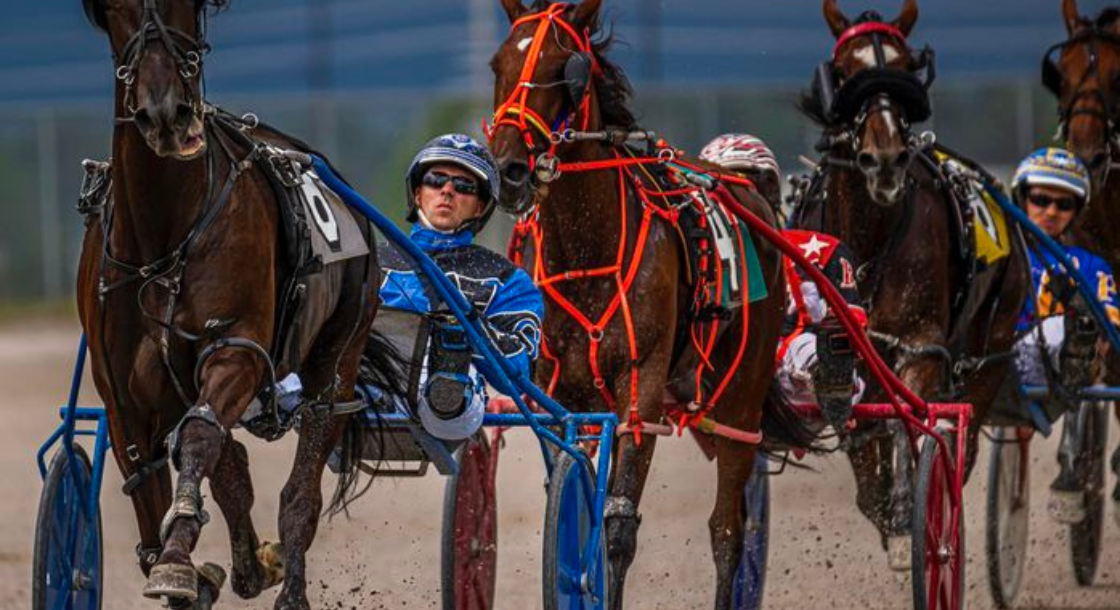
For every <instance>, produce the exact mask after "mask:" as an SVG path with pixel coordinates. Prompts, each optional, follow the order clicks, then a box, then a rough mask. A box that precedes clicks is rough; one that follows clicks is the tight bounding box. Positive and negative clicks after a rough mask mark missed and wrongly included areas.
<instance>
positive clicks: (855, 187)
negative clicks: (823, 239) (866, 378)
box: [794, 0, 1030, 569]
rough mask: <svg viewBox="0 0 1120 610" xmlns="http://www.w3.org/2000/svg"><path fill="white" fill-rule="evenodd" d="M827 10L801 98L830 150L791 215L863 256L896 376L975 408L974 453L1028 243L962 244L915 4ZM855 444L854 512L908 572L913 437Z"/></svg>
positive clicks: (865, 280) (1020, 295) (872, 316)
mask: <svg viewBox="0 0 1120 610" xmlns="http://www.w3.org/2000/svg"><path fill="white" fill-rule="evenodd" d="M823 8H824V17H825V21H826V22H827V24H828V26H829V28H830V30H831V32H832V34H833V36H835V37H836V38H837V45H836V47H835V49H834V53H833V57H832V59H831V61H829V62H826V63H825V64H822V66H821V67H820V68H818V71H817V74H816V80H815V81H814V87H813V91H812V92H811V93H809V94H807V95H806V96H805V97H804V98H803V100H802V108H803V110H805V111H806V113H807V114H808V115H809V116H810V117H811V118H813V119H814V120H815V121H816V122H818V123H819V124H821V125H822V127H823V130H824V131H823V135H822V140H821V145H820V146H819V148H820V150H822V151H823V152H824V156H823V158H822V160H821V163H820V166H819V168H818V171H817V174H816V175H815V176H814V181H813V186H812V187H810V189H811V190H810V194H809V196H808V198H807V199H806V201H805V202H803V205H801V206H800V207H799V209H798V210H796V211H795V215H794V224H795V225H797V226H800V227H807V228H813V229H817V230H822V231H824V232H825V233H828V234H830V235H834V236H836V237H838V238H840V239H841V240H842V241H843V242H845V243H846V244H847V245H848V246H849V247H850V248H851V249H852V251H853V252H854V253H855V257H856V261H855V262H856V264H857V265H859V268H858V272H857V280H858V281H859V289H860V294H861V297H862V299H863V300H864V303H865V307H866V309H867V312H868V315H869V320H868V321H869V329H870V332H871V334H872V337H874V338H878V339H880V340H881V345H883V348H882V349H883V350H884V356H885V359H886V360H887V361H888V362H892V363H893V366H894V368H895V371H896V373H897V374H898V375H899V377H900V378H901V379H902V381H903V382H904V383H906V385H907V386H908V387H909V388H910V389H912V390H913V391H914V392H915V393H917V394H918V395H919V396H922V397H923V398H925V399H926V400H934V399H937V398H942V399H946V398H952V399H954V400H958V399H963V400H964V401H967V402H970V403H972V404H973V406H974V409H975V411H974V417H973V419H972V422H973V425H972V426H971V428H970V430H969V441H970V444H969V447H970V451H969V454H970V461H971V459H973V458H972V456H973V455H974V453H975V452H974V448H975V443H976V439H977V432H978V430H979V426H980V424H981V422H983V420H984V415H985V412H986V411H987V409H988V407H989V406H990V405H991V404H992V401H993V400H994V398H995V396H996V394H997V392H998V390H999V387H1000V385H1001V383H1002V382H1003V379H1004V377H1005V375H1006V373H1007V370H1008V367H1009V366H1010V365H1011V359H1010V350H1011V349H1012V345H1013V342H1014V339H1015V336H1014V331H1015V321H1016V318H1017V316H1018V314H1019V311H1020V308H1021V307H1022V304H1023V302H1024V299H1025V298H1026V297H1027V294H1028V291H1029V285H1030V280H1029V277H1028V275H1027V262H1026V258H1025V253H1024V250H1023V248H1022V245H1021V243H1020V239H1019V238H1018V237H1017V236H1016V235H1007V236H1006V239H1007V241H1010V244H1008V247H1009V248H1010V252H1009V254H1008V255H1006V256H1004V257H1003V258H1002V259H1001V260H999V261H998V262H995V263H993V264H989V265H986V266H983V267H978V265H977V263H976V262H975V257H974V256H973V255H971V254H962V252H961V248H962V246H964V245H967V241H966V240H968V239H971V237H968V236H967V235H968V233H967V232H966V231H962V230H961V229H960V228H958V227H956V226H954V224H963V223H960V221H958V220H957V219H956V218H955V216H954V210H958V209H960V208H959V207H958V205H959V204H958V202H957V201H956V199H955V197H954V195H953V193H951V192H949V188H948V185H949V183H950V182H951V181H950V180H948V179H947V178H946V176H945V174H944V173H943V170H942V169H941V168H940V167H939V164H938V162H937V161H936V160H935V159H934V158H933V157H932V155H933V150H932V148H931V146H930V142H928V141H924V142H923V141H922V140H921V139H919V138H918V137H917V136H915V135H913V134H912V133H911V131H910V125H911V124H912V123H916V122H920V121H923V120H925V119H926V118H928V116H929V114H930V107H929V100H928V97H927V89H928V86H929V84H930V83H931V81H932V72H931V71H932V64H931V62H932V56H931V53H928V52H923V53H922V54H920V55H919V54H918V53H914V52H912V50H911V49H910V48H909V46H908V45H907V43H906V36H907V35H908V34H909V33H910V30H911V28H913V26H914V24H915V22H916V21H917V18H918V5H917V2H916V0H906V2H905V4H904V5H903V7H902V10H901V13H900V14H899V16H898V17H897V18H896V19H894V20H893V21H890V22H887V21H885V20H883V19H882V18H881V17H880V16H879V15H878V14H875V13H870V12H869V13H864V14H863V15H862V16H861V17H860V18H859V19H858V20H857V21H856V22H855V23H853V22H852V21H850V20H849V19H848V18H847V17H845V16H844V14H843V13H842V12H841V11H840V8H839V7H838V6H837V1H836V0H824V3H823ZM922 72H925V74H926V78H925V80H922V79H920V78H919V76H918V75H919V74H920V73H922ZM852 441H853V442H852V446H851V448H850V449H849V452H848V454H849V457H850V459H851V462H852V467H853V470H854V471H855V475H856V479H857V481H858V485H857V490H858V491H857V503H858V505H859V508H860V510H861V512H863V513H864V514H865V515H866V516H867V517H868V518H869V519H870V520H871V521H872V522H873V523H874V524H875V525H876V527H877V528H878V529H879V531H880V534H881V535H882V536H883V543H884V545H885V546H887V547H888V548H889V550H890V554H889V556H890V564H891V566H892V567H894V568H896V569H906V567H907V566H908V565H909V561H910V555H909V551H908V550H907V549H908V548H909V544H908V541H909V532H910V525H911V523H910V522H911V510H912V502H913V499H912V493H911V474H912V473H911V456H910V449H909V446H908V442H907V440H906V437H905V435H904V433H903V431H902V429H901V426H900V424H898V423H897V422H892V423H891V424H886V425H884V424H882V423H877V424H872V425H868V426H861V427H860V429H859V430H857V433H856V434H855V435H853V439H852Z"/></svg>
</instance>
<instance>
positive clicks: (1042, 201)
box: [1027, 194, 1078, 212]
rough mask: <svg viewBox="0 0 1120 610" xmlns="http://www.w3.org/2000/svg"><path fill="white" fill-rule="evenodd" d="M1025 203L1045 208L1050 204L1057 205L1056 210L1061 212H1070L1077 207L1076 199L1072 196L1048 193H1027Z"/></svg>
mask: <svg viewBox="0 0 1120 610" xmlns="http://www.w3.org/2000/svg"><path fill="white" fill-rule="evenodd" d="M1027 203H1029V204H1031V205H1033V206H1035V207H1039V208H1042V209H1044V210H1045V209H1046V208H1048V207H1050V206H1052V205H1056V206H1058V210H1059V211H1062V212H1072V211H1074V210H1076V209H1077V203H1078V202H1077V199H1075V198H1073V197H1050V196H1049V195H1042V194H1038V195H1030V194H1028V195H1027Z"/></svg>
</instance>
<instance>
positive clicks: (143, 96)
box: [77, 0, 378, 609]
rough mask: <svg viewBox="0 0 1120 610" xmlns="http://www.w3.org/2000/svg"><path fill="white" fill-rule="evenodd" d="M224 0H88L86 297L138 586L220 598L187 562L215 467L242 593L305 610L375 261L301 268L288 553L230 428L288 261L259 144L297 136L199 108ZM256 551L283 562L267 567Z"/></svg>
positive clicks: (201, 603)
mask: <svg viewBox="0 0 1120 610" xmlns="http://www.w3.org/2000/svg"><path fill="white" fill-rule="evenodd" d="M228 2H229V0H160V1H158V2H157V1H156V0H84V5H85V9H86V13H87V16H88V17H89V18H90V20H91V22H92V23H93V24H94V25H95V26H96V27H97V28H98V29H101V30H103V31H104V32H106V33H107V34H108V37H109V41H110V45H111V47H112V52H113V58H114V63H115V65H116V77H117V79H116V91H115V104H114V108H115V114H116V125H115V129H114V131H113V143H112V154H113V156H112V169H111V172H112V173H111V179H112V192H111V196H109V197H108V198H107V201H105V202H104V204H103V206H101V208H100V209H95V210H91V217H90V221H89V222H88V223H87V227H88V228H87V231H86V235H85V240H84V244H83V248H82V256H81V262H80V267H79V274H78V288H77V294H78V308H79V314H80V317H81V321H82V326H83V327H84V329H85V332H86V335H87V336H88V339H89V349H90V358H91V362H92V366H91V371H92V374H93V379H94V382H95V384H96V387H97V390H98V392H99V394H100V395H101V398H102V399H103V400H104V403H105V407H106V410H107V412H108V417H109V428H110V435H111V438H112V446H113V453H114V455H115V457H116V460H117V465H118V467H119V468H120V471H121V474H122V475H123V476H124V477H125V478H126V479H127V481H128V482H127V483H126V486H125V492H126V493H127V494H129V495H130V497H131V499H132V502H133V506H134V508H135V510H136V517H137V521H138V524H139V529H140V543H139V544H138V545H137V553H138V555H139V562H140V568H141V570H143V572H144V574H145V575H147V576H148V583H147V586H146V588H145V590H144V593H145V595H147V596H148V597H165V598H167V600H168V601H169V603H170V604H171V606H172V607H175V608H186V607H195V608H208V607H210V604H211V603H212V602H213V601H214V599H216V596H217V593H218V590H219V589H220V586H221V582H222V581H223V580H224V574H223V573H221V571H220V568H216V566H212V564H207V566H209V569H206V567H205V566H204V568H200V569H199V570H197V571H196V568H195V567H194V565H193V563H192V559H191V552H192V550H193V549H194V548H195V545H196V543H197V541H198V538H199V534H200V532H201V529H202V526H203V525H204V524H205V523H206V522H207V520H208V516H207V514H206V512H205V511H204V510H203V506H202V498H201V491H202V490H201V485H202V482H203V480H204V479H209V481H210V489H211V491H212V493H213V498H214V501H215V502H217V504H218V506H219V507H220V508H221V510H222V513H223V515H224V516H225V519H226V522H227V523H228V525H229V536H230V546H231V548H232V554H233V561H232V578H231V586H232V588H233V590H234V592H235V593H237V594H238V595H240V596H241V597H246V598H248V597H255V596H257V595H259V594H260V593H261V591H262V590H263V589H264V588H267V587H268V586H271V585H273V584H278V582H279V580H280V579H281V578H282V579H283V583H284V587H283V590H282V591H281V592H280V595H279V597H278V598H277V600H276V603H275V607H276V608H277V609H307V608H309V607H310V606H309V603H308V599H307V592H306V568H305V554H306V552H307V550H308V548H309V547H310V545H311V541H312V539H313V538H314V536H315V531H316V527H317V524H318V520H319V516H320V513H321V511H322V508H323V497H322V490H321V488H320V481H321V479H322V473H323V467H324V465H325V463H326V461H327V458H328V455H329V453H330V452H331V450H332V449H333V448H334V447H335V446H336V444H337V443H338V441H339V439H340V437H341V436H342V434H343V432H344V425H345V424H346V423H347V420H348V417H347V416H340V415H337V414H335V413H334V412H333V406H334V405H335V404H336V403H338V402H342V401H351V400H352V398H353V396H354V391H353V387H354V382H355V378H356V376H357V373H358V361H359V357H360V355H361V352H362V349H363V346H364V345H365V344H366V335H367V333H368V329H369V326H370V324H371V322H372V320H373V315H374V312H375V310H376V303H377V301H376V293H375V292H374V291H375V290H376V287H377V285H378V282H377V278H378V266H377V263H376V260H375V259H374V258H373V257H372V256H358V257H356V258H351V259H349V260H346V261H344V262H342V263H335V264H332V265H330V266H328V267H326V269H325V270H324V271H322V272H321V274H319V275H318V277H319V278H320V279H310V278H308V279H306V280H301V281H305V282H306V284H307V287H308V289H307V291H306V293H307V294H306V296H307V298H308V301H306V302H308V303H312V304H314V305H315V306H316V308H318V307H319V306H320V305H321V306H322V309H321V310H320V312H321V315H319V317H318V318H316V319H317V320H319V321H320V322H319V324H318V325H316V326H309V327H308V328H309V329H308V331H307V333H308V334H307V335H305V337H306V341H307V343H306V345H307V346H310V347H309V349H303V351H302V354H301V358H300V359H301V360H302V363H303V364H302V366H301V367H300V368H299V369H298V372H299V375H300V377H301V378H302V383H303V387H304V390H303V394H304V396H305V397H307V398H306V400H307V403H306V404H308V405H309V406H308V407H307V408H303V409H302V411H301V412H300V415H299V427H300V429H299V433H300V436H299V445H298V449H297V450H296V456H295V460H294V462H293V465H292V471H291V475H290V477H289V479H288V481H287V484H286V485H285V486H284V489H283V492H282V494H281V501H280V513H279V530H280V540H281V542H282V549H281V548H280V547H279V545H268V546H266V547H262V545H261V542H260V540H259V539H258V537H257V533H256V531H255V530H254V527H253V523H252V521H251V518H250V514H249V513H250V509H251V508H252V505H253V487H252V484H251V481H250V479H249V464H248V457H247V453H246V450H245V446H244V445H242V444H241V443H240V442H238V441H237V440H236V439H235V438H234V436H233V430H232V429H233V427H234V426H235V425H236V424H238V422H239V420H240V419H241V417H242V415H243V414H244V413H245V411H246V409H247V407H248V406H249V404H250V401H251V400H252V399H253V398H254V396H255V395H257V394H258V392H259V391H260V390H262V388H266V387H271V385H270V382H274V381H275V379H276V375H277V373H278V372H279V373H280V374H281V375H283V374H285V373H286V372H287V371H285V370H284V368H285V367H286V366H287V365H286V364H284V363H282V362H280V361H279V360H280V359H278V358H277V359H276V360H277V361H276V362H274V361H273V358H272V357H270V353H272V352H273V347H274V341H275V340H276V337H277V334H278V333H277V331H276V330H274V325H275V324H276V323H277V318H278V316H279V315H280V311H281V309H280V306H279V305H278V303H279V302H280V295H279V294H278V293H279V292H280V283H279V282H280V280H279V279H278V276H280V275H281V274H282V273H283V272H282V269H283V268H284V263H283V262H282V261H283V256H282V255H281V253H280V251H279V250H280V246H281V242H282V239H281V238H280V237H279V235H280V230H281V228H280V218H279V215H280V214H279V211H278V207H279V206H278V205H277V203H276V202H275V200H274V195H273V191H272V189H271V188H270V186H269V182H268V180H267V179H266V177H265V175H264V174H263V172H262V170H261V169H260V167H259V166H258V165H256V163H255V161H257V160H259V158H258V151H257V150H256V147H255V146H252V144H253V143H255V142H257V141H259V140H261V139H264V140H266V141H269V142H271V143H273V144H274V145H276V146H279V147H282V148H286V149H293V148H303V146H302V145H300V144H299V143H297V142H295V141H293V140H289V139H286V138H284V137H283V136H281V135H279V134H277V133H274V132H270V131H266V130H264V128H254V125H252V124H242V125H239V126H238V125H235V126H233V127H230V123H229V122H228V121H226V122H225V123H222V122H221V120H220V117H219V113H218V112H217V111H215V109H213V108H212V107H209V106H207V105H206V104H205V103H204V100H203V97H202V94H203V93H202V92H203V86H202V59H203V55H204V53H205V50H206V41H205V39H204V34H205V27H204V26H205V19H206V14H205V13H206V10H207V8H208V7H209V8H214V9H220V8H222V7H224V6H226V5H227V4H228ZM249 138H253V139H252V140H251V141H250V139H249ZM359 226H361V225H359ZM366 237H367V238H368V237H369V235H368V234H367V235H366ZM320 280H321V281H320ZM327 285H329V288H324V289H323V290H322V291H320V290H318V288H319V287H321V286H327ZM309 324H310V322H309ZM301 345H303V344H301ZM285 360H286V359H285ZM354 421H355V422H356V421H357V420H354ZM169 433H171V438H170V439H169V440H168V442H167V444H166V445H167V447H165V438H168V435H169ZM169 458H170V461H171V462H172V463H174V464H175V465H176V467H177V469H178V478H177V481H176V484H175V486H174V487H172V480H171V476H170V469H169V468H168V461H169ZM343 499H344V498H342V496H336V498H335V500H336V501H342V500H343ZM258 548H265V549H267V550H268V551H269V552H274V553H278V554H280V556H278V557H275V558H273V559H271V560H268V561H267V563H268V564H269V565H264V564H263V563H262V561H264V560H263V559H262V560H261V561H258V557H257V553H258ZM285 568H286V576H285V575H284V572H283V570H284V569H285ZM200 576H201V578H200Z"/></svg>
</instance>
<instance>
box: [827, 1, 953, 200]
mask: <svg viewBox="0 0 1120 610" xmlns="http://www.w3.org/2000/svg"><path fill="white" fill-rule="evenodd" d="M824 17H825V21H826V22H827V23H828V26H829V28H830V29H831V31H832V34H833V36H835V38H836V45H835V47H834V48H833V53H832V59H831V61H830V62H828V63H826V64H824V65H822V67H821V68H820V69H818V74H817V81H816V82H815V84H814V91H815V92H816V94H817V96H818V102H819V103H821V104H823V105H824V106H825V107H823V108H821V113H820V114H821V116H822V117H823V119H824V120H823V122H824V123H825V124H826V125H828V126H830V127H838V128H839V131H841V132H842V133H843V136H844V137H843V138H841V140H840V141H843V142H845V143H846V144H848V145H849V146H850V152H851V153H852V155H853V156H854V163H855V167H856V168H858V169H859V171H860V172H862V173H863V175H864V176H865V178H866V183H867V190H868V192H869V193H870V195H871V199H872V200H873V201H874V202H875V203H877V204H879V205H881V206H892V205H894V204H896V203H897V202H899V201H900V200H901V199H902V197H903V195H904V194H905V192H906V176H907V170H908V169H909V167H910V162H911V161H912V160H913V157H914V150H915V148H916V138H914V137H913V136H912V135H911V133H910V125H911V124H912V123H916V122H920V121H923V120H925V119H927V118H928V117H929V114H930V107H929V97H928V93H927V90H928V87H929V84H930V82H931V81H932V71H930V70H927V74H926V80H925V82H923V81H922V80H920V79H919V78H918V76H917V74H916V73H917V72H918V71H919V70H921V69H923V68H929V67H931V65H932V64H931V62H930V59H929V58H930V57H931V54H930V53H929V52H928V51H925V52H922V53H921V54H915V53H913V52H912V51H911V50H910V47H909V46H908V45H907V43H906V37H907V36H908V35H909V34H910V31H911V29H913V27H914V23H915V22H916V21H917V20H918V3H917V0H906V3H905V4H904V5H903V7H902V11H901V13H900V14H899V16H898V17H897V18H895V19H894V20H893V21H889V22H888V21H884V20H883V19H882V18H881V17H880V16H879V15H878V14H877V13H874V12H866V13H864V14H862V15H861V16H860V17H859V18H858V19H857V20H856V21H855V22H852V21H851V20H849V19H848V18H847V17H845V16H844V14H843V13H842V12H841V11H840V7H839V6H838V5H837V0H824ZM822 81H828V82H825V83H822ZM821 97H823V98H826V99H824V100H821V99H819V98H821ZM841 126H842V127H841Z"/></svg>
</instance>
